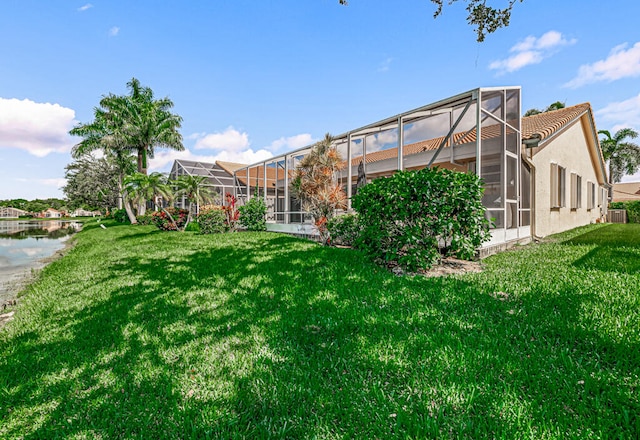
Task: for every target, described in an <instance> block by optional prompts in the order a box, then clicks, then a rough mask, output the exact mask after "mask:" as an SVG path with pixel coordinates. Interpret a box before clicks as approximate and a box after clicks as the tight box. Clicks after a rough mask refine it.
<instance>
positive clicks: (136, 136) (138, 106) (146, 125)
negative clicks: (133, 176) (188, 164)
mask: <svg viewBox="0 0 640 440" xmlns="http://www.w3.org/2000/svg"><path fill="white" fill-rule="evenodd" d="M127 87H128V88H129V92H130V93H129V95H128V96H116V95H109V96H108V97H107V98H104V99H106V100H108V103H109V108H110V111H111V114H110V116H112V117H113V118H116V119H120V123H121V125H122V130H121V134H122V135H123V136H124V137H125V139H126V141H127V142H126V143H127V145H129V146H130V147H131V148H133V149H134V150H135V152H136V154H137V156H138V172H139V173H142V174H146V173H147V159H148V158H153V155H154V150H155V148H157V147H161V148H169V149H173V150H177V151H182V150H184V145H182V135H181V134H180V132H179V131H178V130H179V129H180V127H181V125H182V118H181V117H180V116H178V115H176V114H173V113H171V111H170V110H171V109H172V108H173V101H171V100H170V99H169V98H162V99H155V98H154V95H153V90H151V88H150V87H143V86H142V85H141V84H140V81H138V80H137V79H136V78H132V79H131V81H129V82H128V83H127ZM104 99H103V101H104Z"/></svg>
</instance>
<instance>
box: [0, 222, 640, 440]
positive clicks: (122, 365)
mask: <svg viewBox="0 0 640 440" xmlns="http://www.w3.org/2000/svg"><path fill="white" fill-rule="evenodd" d="M107 224H108V226H109V227H108V229H106V230H103V229H101V228H99V227H98V225H97V223H96V222H95V221H90V222H88V223H86V224H85V230H84V231H83V232H81V233H79V234H78V236H77V241H78V243H77V245H76V247H75V248H74V249H73V250H72V251H71V252H69V253H68V255H66V256H65V257H64V258H63V259H61V260H58V261H56V262H54V263H52V264H51V265H49V266H48V267H47V268H46V269H45V270H44V271H43V273H42V276H41V277H40V279H39V280H38V281H37V282H35V283H34V284H33V285H32V286H31V287H30V288H29V289H28V291H27V292H26V295H25V296H24V298H23V301H22V303H21V305H20V306H19V307H18V311H17V313H16V319H15V320H14V321H13V322H11V323H10V324H9V325H8V326H7V327H5V328H4V329H3V330H0V438H3V439H5V438H25V439H35V438H38V439H40V438H46V439H51V438H56V437H65V438H104V439H111V438H150V439H158V438H223V439H228V438H364V439H373V438H380V439H386V438H434V437H437V438H535V439H543V438H561V439H565V438H638V437H639V436H640V415H639V414H640V403H639V397H638V393H640V293H639V292H640V225H594V226H590V227H586V228H581V229H577V230H574V231H571V232H570V233H566V234H564V235H561V236H556V237H554V238H553V239H552V240H550V241H549V242H548V243H545V244H542V245H535V246H524V247H521V248H519V249H517V250H514V251H510V252H505V253H502V254H500V255H496V256H494V257H490V258H488V259H486V260H484V265H485V269H486V270H485V271H484V272H483V273H480V274H468V275H464V276H456V277H446V278H432V279H426V278H422V277H396V276H394V275H393V274H390V273H389V272H387V271H385V270H383V269H380V268H378V267H376V266H374V265H373V264H371V263H369V262H368V261H367V260H366V259H365V258H364V257H362V256H361V255H360V254H359V253H357V252H355V251H352V250H349V249H335V248H322V247H319V246H317V245H316V244H314V243H311V242H308V241H304V240H298V239H295V238H291V237H288V236H283V235H277V234H269V233H239V234H226V235H215V236H200V235H195V234H192V233H188V232H187V233H162V232H159V231H156V230H154V228H153V227H150V226H138V227H134V226H119V225H116V224H114V223H107Z"/></svg>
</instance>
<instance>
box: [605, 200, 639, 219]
mask: <svg viewBox="0 0 640 440" xmlns="http://www.w3.org/2000/svg"><path fill="white" fill-rule="evenodd" d="M609 209H625V210H626V211H627V220H628V221H629V223H640V200H630V201H628V202H612V203H610V204H609Z"/></svg>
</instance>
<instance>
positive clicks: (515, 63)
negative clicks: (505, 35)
mask: <svg viewBox="0 0 640 440" xmlns="http://www.w3.org/2000/svg"><path fill="white" fill-rule="evenodd" d="M577 41H578V40H576V39H575V38H572V39H567V38H566V37H564V36H563V35H562V34H561V33H560V32H558V31H549V32H547V33H545V34H543V35H542V36H540V37H539V38H536V37H534V36H533V35H530V36H528V37H527V38H525V39H524V40H522V41H520V42H518V43H516V44H515V45H514V46H513V47H512V48H511V50H510V52H512V53H513V55H511V56H509V57H507V58H505V59H502V60H497V61H494V62H492V63H491V64H489V69H491V70H497V71H498V74H499V75H502V74H505V73H510V72H515V71H516V70H520V69H522V68H523V67H525V66H529V65H532V64H539V63H540V62H542V60H544V59H545V58H549V57H550V56H552V55H553V54H555V53H556V52H557V51H558V50H559V49H560V48H561V47H563V46H570V45H572V44H575V43H576V42H577Z"/></svg>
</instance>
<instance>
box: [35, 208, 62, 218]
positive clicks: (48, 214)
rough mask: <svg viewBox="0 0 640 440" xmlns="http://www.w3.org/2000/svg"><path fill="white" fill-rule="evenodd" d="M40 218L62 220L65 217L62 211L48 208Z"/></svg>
mask: <svg viewBox="0 0 640 440" xmlns="http://www.w3.org/2000/svg"><path fill="white" fill-rule="evenodd" d="M40 217H42V218H61V217H64V213H63V212H62V211H58V210H57V209H53V208H47V209H45V210H44V211H42V212H41V213H40Z"/></svg>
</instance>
